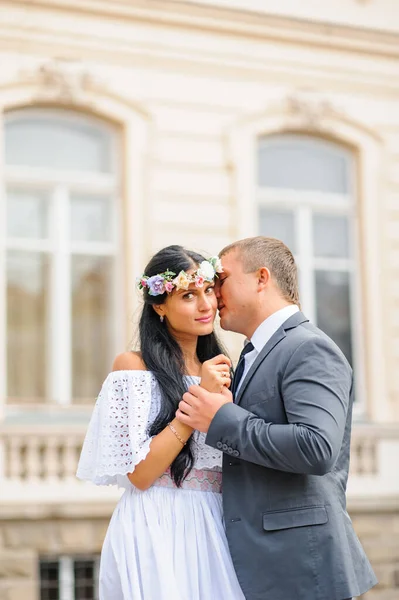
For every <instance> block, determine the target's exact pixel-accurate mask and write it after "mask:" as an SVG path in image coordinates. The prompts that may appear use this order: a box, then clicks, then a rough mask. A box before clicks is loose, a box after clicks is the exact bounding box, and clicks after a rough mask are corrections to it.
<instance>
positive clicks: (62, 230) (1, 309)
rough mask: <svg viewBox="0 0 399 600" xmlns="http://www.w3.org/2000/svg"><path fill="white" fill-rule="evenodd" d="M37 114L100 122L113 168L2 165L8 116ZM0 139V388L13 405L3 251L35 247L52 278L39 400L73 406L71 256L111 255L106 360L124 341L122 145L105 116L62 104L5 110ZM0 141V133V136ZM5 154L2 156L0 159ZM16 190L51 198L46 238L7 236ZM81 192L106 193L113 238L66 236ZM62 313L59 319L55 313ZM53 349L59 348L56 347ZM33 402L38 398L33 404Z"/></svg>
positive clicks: (24, 404)
mask: <svg viewBox="0 0 399 600" xmlns="http://www.w3.org/2000/svg"><path fill="white" fill-rule="evenodd" d="M37 115H40V116H41V117H43V116H47V115H49V116H50V117H53V116H58V117H59V118H60V119H66V120H68V119H70V120H72V121H75V122H76V121H84V122H85V123H88V122H89V123H90V124H91V125H93V126H95V127H98V128H99V129H101V130H102V131H104V132H106V133H107V134H108V135H109V140H110V141H109V143H110V156H111V165H110V169H111V173H95V172H88V171H82V172H80V171H76V170H68V169H53V168H48V169H47V168H43V167H37V168H36V167H27V166H15V165H6V164H5V154H4V151H5V143H6V136H5V124H6V123H7V122H9V121H12V120H23V119H24V118H26V119H32V118H34V117H35V116H37ZM1 125H2V132H3V135H2V139H3V144H2V148H1V154H0V169H2V171H3V173H2V177H1V171H0V178H1V184H2V189H1V192H2V195H3V197H4V200H5V201H4V202H3V203H2V205H3V207H4V208H3V209H2V210H3V214H2V215H1V216H2V217H3V216H4V219H2V222H3V223H4V236H3V240H4V242H3V245H2V247H0V252H1V256H0V286H1V287H0V313H1V314H0V319H1V323H0V325H1V327H0V330H1V328H4V334H5V335H4V346H3V344H1V345H2V346H3V347H2V348H1V349H0V361H1V365H0V374H1V371H3V372H4V377H3V381H4V383H3V386H4V388H3V391H4V396H3V397H4V398H6V406H7V407H13V406H16V405H15V403H14V402H13V401H12V399H11V398H9V395H8V393H7V352H6V344H7V342H6V340H7V307H6V302H7V301H6V293H7V280H6V277H7V276H6V267H5V264H6V263H5V260H6V253H7V251H8V250H10V249H15V250H16V249H18V250H31V251H37V252H46V253H48V254H49V255H50V257H51V268H50V271H51V276H50V277H51V283H50V288H51V290H50V297H51V308H50V311H49V313H50V314H49V317H48V318H49V320H50V323H49V327H48V331H50V340H51V350H50V356H51V361H50V363H51V364H49V365H48V368H47V371H46V374H45V376H46V388H47V397H46V398H43V399H42V400H40V402H39V404H40V405H43V404H44V405H46V406H48V405H53V406H54V405H75V406H78V405H76V404H74V402H73V400H74V399H73V398H72V327H71V324H72V323H71V318H72V314H71V302H72V298H71V294H70V290H71V286H70V282H71V261H70V258H71V257H72V256H73V255H77V254H84V255H88V256H89V255H92V256H110V257H113V258H114V268H113V274H112V282H111V286H112V290H111V304H112V315H110V319H111V322H112V324H111V325H110V330H111V331H112V332H113V333H114V335H113V336H112V340H111V344H110V347H109V349H108V353H109V362H111V360H112V357H113V356H114V355H115V354H116V353H117V352H118V349H119V348H120V347H121V345H122V344H123V341H122V340H123V331H122V328H123V322H122V319H118V318H116V317H117V315H121V314H124V312H125V305H124V300H125V298H124V295H123V294H120V293H119V291H118V289H120V286H119V285H118V284H119V283H121V282H122V272H121V265H120V263H121V261H120V260H118V258H119V257H120V256H121V243H120V240H119V238H120V237H121V236H119V235H117V233H118V232H119V231H120V229H121V223H122V214H121V211H122V201H121V173H120V172H119V169H118V168H117V165H118V164H120V162H121V161H120V160H119V158H120V156H119V155H120V148H119V135H118V133H119V132H118V130H117V129H116V128H115V126H114V125H112V124H110V123H109V122H107V121H106V120H102V119H99V118H97V117H95V116H92V115H86V114H84V113H81V112H80V111H76V110H74V109H71V110H65V109H62V108H59V109H57V108H53V109H52V108H49V109H46V108H27V109H18V110H15V111H11V112H9V113H5V114H4V115H3V120H2V123H1ZM0 140H1V136H0ZM2 159H3V160H2ZM9 188H11V189H16V190H28V191H29V190H34V191H39V192H44V193H46V194H47V195H48V201H49V231H50V235H49V238H48V239H47V240H46V241H44V240H33V239H32V240H29V239H26V238H10V237H9V236H8V235H7V230H6V210H7V209H6V204H7V202H6V201H7V189H9ZM79 193H83V194H87V195H93V196H94V195H101V196H108V198H109V202H110V204H111V206H112V207H113V210H112V219H113V234H114V235H113V240H112V241H110V242H76V241H70V239H69V227H68V217H69V207H70V202H71V198H72V196H73V195H76V194H79ZM62 223H63V224H64V226H63V227H62V225H61V224H62ZM60 313H61V314H64V318H63V319H60V318H59V315H60ZM54 348H56V349H57V351H55V350H54ZM36 404H37V403H36ZM34 405H35V402H32V401H31V399H29V400H27V402H24V401H23V399H18V403H17V406H18V407H21V406H26V407H32V406H34ZM0 416H1V415H0Z"/></svg>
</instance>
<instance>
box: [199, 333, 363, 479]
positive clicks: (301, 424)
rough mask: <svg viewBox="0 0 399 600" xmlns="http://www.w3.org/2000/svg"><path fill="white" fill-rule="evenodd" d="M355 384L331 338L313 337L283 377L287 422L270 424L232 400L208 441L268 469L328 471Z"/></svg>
mask: <svg viewBox="0 0 399 600" xmlns="http://www.w3.org/2000/svg"><path fill="white" fill-rule="evenodd" d="M351 387H352V373H351V368H350V366H349V365H348V363H347V362H346V360H345V359H344V357H343V356H342V355H341V353H340V352H338V351H337V349H336V348H335V347H334V346H333V345H332V344H331V342H330V341H329V340H328V338H327V339H325V338H323V337H321V336H320V337H313V338H310V339H308V340H306V341H305V342H303V343H302V344H301V345H300V346H299V347H298V348H297V349H296V350H295V351H294V353H293V355H292V356H291V358H290V360H289V362H288V364H287V366H286V369H285V373H284V375H283V380H282V398H283V402H284V408H285V411H286V415H287V420H288V423H287V424H275V423H268V422H267V421H265V420H264V419H263V418H260V417H258V416H257V415H255V414H253V413H251V412H249V411H247V410H245V409H244V408H242V407H240V406H238V405H236V404H230V403H229V404H225V405H224V406H222V407H221V408H220V409H219V411H218V412H217V413H216V415H215V417H214V419H213V420H212V423H211V425H210V428H209V431H208V434H207V438H206V443H207V444H208V445H210V446H213V447H216V448H220V447H221V444H226V445H227V446H228V447H230V448H233V451H235V452H234V454H235V456H239V458H240V459H241V460H246V461H249V462H252V463H255V464H258V465H262V466H264V467H267V468H269V469H277V470H280V471H287V472H291V473H303V474H313V475H324V474H325V473H327V472H328V471H330V470H331V469H332V468H333V466H334V464H335V461H336V459H337V457H338V453H339V451H340V448H341V444H342V439H343V435H344V430H345V423H346V418H347V413H348V408H349V401H350V396H351ZM237 453H238V454H237Z"/></svg>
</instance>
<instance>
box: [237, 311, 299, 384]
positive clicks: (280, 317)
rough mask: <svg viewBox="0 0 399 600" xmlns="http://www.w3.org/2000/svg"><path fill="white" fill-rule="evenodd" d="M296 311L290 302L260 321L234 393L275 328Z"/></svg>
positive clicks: (274, 331)
mask: <svg viewBox="0 0 399 600" xmlns="http://www.w3.org/2000/svg"><path fill="white" fill-rule="evenodd" d="M298 311H299V308H298V306H297V305H296V304H290V305H289V306H285V307H284V308H281V309H280V310H278V311H276V312H275V313H273V314H272V315H270V317H267V319H265V320H264V321H263V323H261V324H260V325H259V327H258V328H257V329H256V331H255V333H254V334H253V336H252V337H251V340H250V341H251V342H252V344H253V346H254V349H253V350H251V352H248V354H246V355H245V357H244V360H245V366H244V372H243V374H242V377H241V379H240V381H239V383H238V387H237V390H236V394H237V393H238V390H239V389H240V387H241V384H242V382H243V381H244V379H245V377H246V375H247V373H248V371H249V369H250V368H251V366H252V365H253V363H254V362H255V359H256V357H257V356H258V354H259V352H260V351H261V350H262V348H263V347H264V346H265V345H266V344H267V342H268V341H269V340H270V338H271V337H272V335H273V334H274V333H276V331H277V329H278V328H279V327H281V325H282V324H283V323H285V321H286V320H287V319H289V318H290V317H292V315H294V314H295V313H297V312H298Z"/></svg>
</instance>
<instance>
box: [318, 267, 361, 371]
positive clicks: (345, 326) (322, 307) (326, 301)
mask: <svg viewBox="0 0 399 600" xmlns="http://www.w3.org/2000/svg"><path fill="white" fill-rule="evenodd" d="M349 278H350V275H349V273H347V272H339V271H316V309H317V326H318V327H320V329H322V330H323V331H324V332H325V333H326V334H327V335H329V336H330V337H331V338H332V339H333V340H334V342H335V343H336V344H337V345H338V346H339V347H340V348H341V350H342V352H343V353H344V354H345V356H346V358H347V359H348V361H349V362H350V363H351V364H352V332H351V314H350V293H349Z"/></svg>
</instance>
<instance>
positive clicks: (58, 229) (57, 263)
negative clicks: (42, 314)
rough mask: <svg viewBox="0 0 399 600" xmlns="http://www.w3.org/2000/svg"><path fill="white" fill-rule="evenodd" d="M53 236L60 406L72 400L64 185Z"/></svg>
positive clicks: (54, 381)
mask: <svg viewBox="0 0 399 600" xmlns="http://www.w3.org/2000/svg"><path fill="white" fill-rule="evenodd" d="M52 217H53V219H52V235H53V243H54V254H53V263H52V295H51V296H52V307H51V323H52V327H51V337H52V343H51V356H52V357H53V360H54V364H53V368H52V369H51V373H50V376H51V392H52V393H51V397H52V399H54V400H55V402H57V403H59V404H68V403H70V401H71V375H72V365H71V264H70V241H69V197H68V190H67V188H66V187H64V186H58V187H57V188H55V190H54V196H53V214H52Z"/></svg>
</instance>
